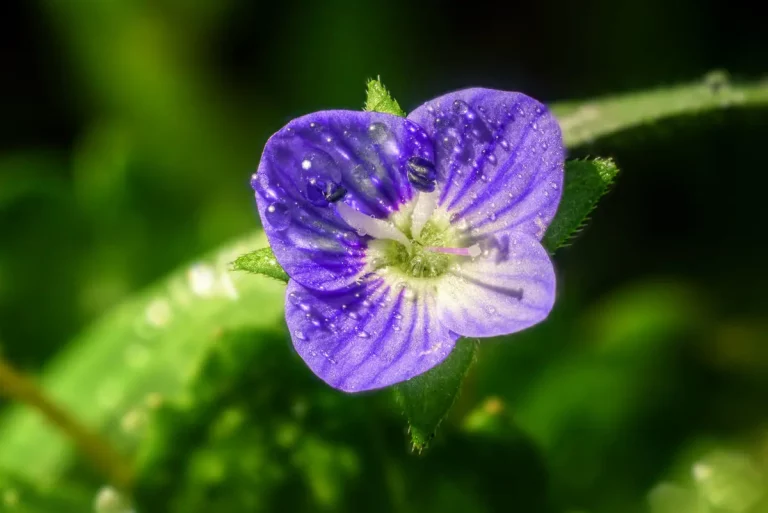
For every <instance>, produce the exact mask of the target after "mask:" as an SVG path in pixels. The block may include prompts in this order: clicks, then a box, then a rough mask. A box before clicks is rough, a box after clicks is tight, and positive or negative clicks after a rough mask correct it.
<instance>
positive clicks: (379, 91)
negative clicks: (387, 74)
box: [363, 79, 405, 118]
mask: <svg viewBox="0 0 768 513" xmlns="http://www.w3.org/2000/svg"><path fill="white" fill-rule="evenodd" d="M363 110H367V111H369V112H383V113H385V114H394V115H395V116H400V117H403V118H404V117H405V111H404V110H403V109H401V108H400V105H399V104H398V103H397V100H395V99H394V98H392V96H391V95H390V94H389V91H387V88H386V87H384V84H382V83H381V80H380V79H371V80H369V81H368V91H367V95H366V98H365V107H364V109H363Z"/></svg>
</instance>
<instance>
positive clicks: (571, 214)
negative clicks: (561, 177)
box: [542, 158, 619, 253]
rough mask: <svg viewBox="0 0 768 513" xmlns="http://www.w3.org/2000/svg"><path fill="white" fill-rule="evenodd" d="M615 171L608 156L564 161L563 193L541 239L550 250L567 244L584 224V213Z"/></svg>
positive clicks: (614, 174) (617, 170)
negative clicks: (555, 212) (550, 222)
mask: <svg viewBox="0 0 768 513" xmlns="http://www.w3.org/2000/svg"><path fill="white" fill-rule="evenodd" d="M618 172H619V169H618V168H617V167H616V164H614V163H613V161H612V160H611V159H600V158H597V159H594V160H570V161H568V162H566V164H565V184H564V186H563V197H562V200H561V201H560V206H559V207H558V209H557V214H556V215H555V218H554V219H553V220H552V224H550V225H549V228H548V229H547V233H546V234H545V235H544V239H543V240H542V243H543V244H544V247H545V248H547V249H548V250H549V251H550V253H553V252H554V251H555V250H556V249H557V248H559V247H561V246H563V245H564V244H567V243H568V241H569V240H570V239H571V238H572V237H573V236H574V235H575V234H576V233H578V232H579V230H581V229H582V228H583V227H584V225H585V224H586V219H587V216H588V215H589V213H590V212H591V211H592V209H594V208H595V206H596V205H597V202H598V200H599V199H600V197H601V196H603V194H605V193H606V192H608V189H609V188H610V186H611V184H612V183H613V181H614V180H615V179H616V175H617V174H618Z"/></svg>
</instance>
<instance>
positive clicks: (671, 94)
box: [552, 71, 768, 149]
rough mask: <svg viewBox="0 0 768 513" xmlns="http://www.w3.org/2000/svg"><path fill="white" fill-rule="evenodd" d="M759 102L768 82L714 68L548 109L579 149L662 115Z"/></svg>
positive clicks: (765, 100) (764, 101) (648, 127)
mask: <svg viewBox="0 0 768 513" xmlns="http://www.w3.org/2000/svg"><path fill="white" fill-rule="evenodd" d="M760 106H762V107H766V106H768V82H766V81H762V82H754V83H751V84H749V83H748V84H735V83H730V82H728V79H727V75H725V74H723V72H722V71H718V72H713V73H709V74H707V75H706V76H705V77H704V78H703V79H702V80H701V81H699V82H693V83H690V84H682V85H677V86H672V87H665V88H659V89H653V90H650V91H641V92H635V93H629V94H621V95H615V96H606V97H604V98H597V99H595V100H586V101H584V100H580V101H568V102H561V103H557V104H555V105H552V111H553V112H554V113H555V115H556V116H557V119H558V121H559V122H560V127H561V128H562V130H563V138H564V139H565V145H566V146H567V147H568V148H570V149H578V148H581V147H584V146H589V145H591V144H594V143H597V142H600V141H601V140H604V139H607V138H610V137H614V136H617V135H620V134H622V133H627V132H630V131H634V130H638V129H645V131H652V130H653V129H654V125H655V124H657V123H660V122H663V121H669V120H674V119H681V118H688V117H692V116H696V117H702V116H703V115H706V114H712V113H716V112H719V111H724V110H736V109H739V110H743V109H750V108H755V107H760Z"/></svg>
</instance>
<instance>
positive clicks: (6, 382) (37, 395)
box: [0, 357, 132, 490]
mask: <svg viewBox="0 0 768 513" xmlns="http://www.w3.org/2000/svg"><path fill="white" fill-rule="evenodd" d="M0 395H4V396H7V397H8V398H10V399H12V400H15V401H18V402H20V403H23V404H26V405H27V406H29V407H31V408H33V409H35V410H37V411H38V412H39V413H40V414H41V415H42V416H43V417H45V419H46V420H47V421H48V422H50V423H51V424H52V425H54V426H55V427H56V428H58V429H59V430H60V431H61V432H63V433H64V434H65V435H67V436H68V437H69V438H70V439H71V440H72V441H73V442H74V443H75V445H76V446H77V447H78V449H79V450H80V451H81V452H82V454H83V455H84V456H85V457H86V458H87V459H88V460H89V461H90V462H91V464H92V465H93V466H94V467H95V468H97V469H98V470H99V471H101V472H103V473H104V474H105V475H106V476H107V478H108V479H109V481H110V482H111V483H112V484H113V485H114V486H116V487H118V488H120V489H122V490H126V489H128V488H129V486H130V483H131V478H132V471H131V466H130V464H128V462H126V461H125V460H124V459H123V457H122V455H120V454H119V453H118V452H117V451H116V450H115V449H114V448H113V447H112V446H111V445H110V443H109V442H108V441H107V440H105V439H103V438H102V437H101V436H100V435H98V434H97V433H95V432H93V431H91V430H90V429H88V428H87V427H85V426H83V425H82V424H81V423H80V422H79V421H78V420H77V419H75V418H73V417H72V416H71V415H70V414H69V413H67V412H66V411H65V410H64V409H63V408H61V407H60V406H59V405H57V404H56V403H55V402H53V401H52V400H51V399H50V398H49V397H48V396H47V395H46V394H45V392H44V391H43V390H42V389H41V388H40V387H38V386H37V384H36V383H35V382H34V381H33V380H32V379H30V378H28V377H26V376H24V375H23V374H21V373H20V372H18V371H17V370H15V369H14V368H13V367H12V366H11V365H10V364H9V363H8V362H7V361H5V360H4V359H3V358H2V357H0Z"/></svg>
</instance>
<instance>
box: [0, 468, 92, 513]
mask: <svg viewBox="0 0 768 513" xmlns="http://www.w3.org/2000/svg"><path fill="white" fill-rule="evenodd" d="M94 495H95V492H89V491H88V490H84V489H82V488H80V487H77V486H75V485H72V484H70V483H67V484H59V485H58V486H50V485H48V486H43V485H38V484H32V483H29V482H27V481H26V480H24V479H20V478H18V477H17V476H13V475H10V474H8V473H4V472H0V511H3V512H5V511H7V512H8V513H51V512H56V513H82V512H84V511H91V508H92V504H93V496H94Z"/></svg>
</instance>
